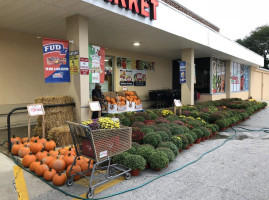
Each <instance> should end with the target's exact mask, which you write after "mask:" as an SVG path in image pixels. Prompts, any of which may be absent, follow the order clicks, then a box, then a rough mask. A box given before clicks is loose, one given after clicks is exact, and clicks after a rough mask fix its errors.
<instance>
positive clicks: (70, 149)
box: [64, 147, 77, 156]
mask: <svg viewBox="0 0 269 200" xmlns="http://www.w3.org/2000/svg"><path fill="white" fill-rule="evenodd" d="M69 153H70V154H71V155H73V156H76V155H77V154H76V152H75V151H73V149H72V148H71V147H70V148H69V149H68V150H67V151H66V152H65V153H64V155H65V156H67V155H68V154H69Z"/></svg>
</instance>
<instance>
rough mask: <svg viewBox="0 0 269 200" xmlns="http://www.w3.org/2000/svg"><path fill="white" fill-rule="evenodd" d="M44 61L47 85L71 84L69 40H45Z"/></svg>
mask: <svg viewBox="0 0 269 200" xmlns="http://www.w3.org/2000/svg"><path fill="white" fill-rule="evenodd" d="M43 61H44V74H45V82H46V83H62V82H70V68H69V42H68V41H67V40H55V39H48V38H45V39H43Z"/></svg>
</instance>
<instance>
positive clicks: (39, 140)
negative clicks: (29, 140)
mask: <svg viewBox="0 0 269 200" xmlns="http://www.w3.org/2000/svg"><path fill="white" fill-rule="evenodd" d="M37 142H39V143H42V144H43V146H44V145H45V143H46V142H47V140H46V139H45V138H41V139H38V140H37Z"/></svg>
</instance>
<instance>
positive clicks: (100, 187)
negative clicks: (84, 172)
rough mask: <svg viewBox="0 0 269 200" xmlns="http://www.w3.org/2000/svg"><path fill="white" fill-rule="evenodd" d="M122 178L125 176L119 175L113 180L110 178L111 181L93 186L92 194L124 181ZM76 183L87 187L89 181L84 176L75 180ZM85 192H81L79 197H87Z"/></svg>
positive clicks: (75, 199)
mask: <svg viewBox="0 0 269 200" xmlns="http://www.w3.org/2000/svg"><path fill="white" fill-rule="evenodd" d="M124 180H125V178H124V177H123V176H120V177H118V178H116V179H113V180H111V181H109V182H107V183H105V184H103V185H100V186H99V187H97V188H95V190H94V194H98V193H99V192H102V191H104V190H106V189H108V188H110V187H112V186H114V185H116V184H118V183H120V182H122V181H124ZM77 183H78V184H80V185H83V186H85V187H89V181H88V179H86V178H84V180H83V179H81V180H79V181H77ZM86 193H87V192H86ZM86 193H84V194H81V195H80V196H79V197H83V198H87V197H86ZM72 200H79V199H77V198H74V199H72Z"/></svg>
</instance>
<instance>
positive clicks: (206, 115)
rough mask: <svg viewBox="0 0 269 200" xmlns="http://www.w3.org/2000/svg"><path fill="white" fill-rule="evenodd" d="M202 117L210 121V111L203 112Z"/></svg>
mask: <svg viewBox="0 0 269 200" xmlns="http://www.w3.org/2000/svg"><path fill="white" fill-rule="evenodd" d="M200 117H201V118H202V119H203V120H205V121H206V122H209V121H210V114H208V113H201V115H200Z"/></svg>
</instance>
